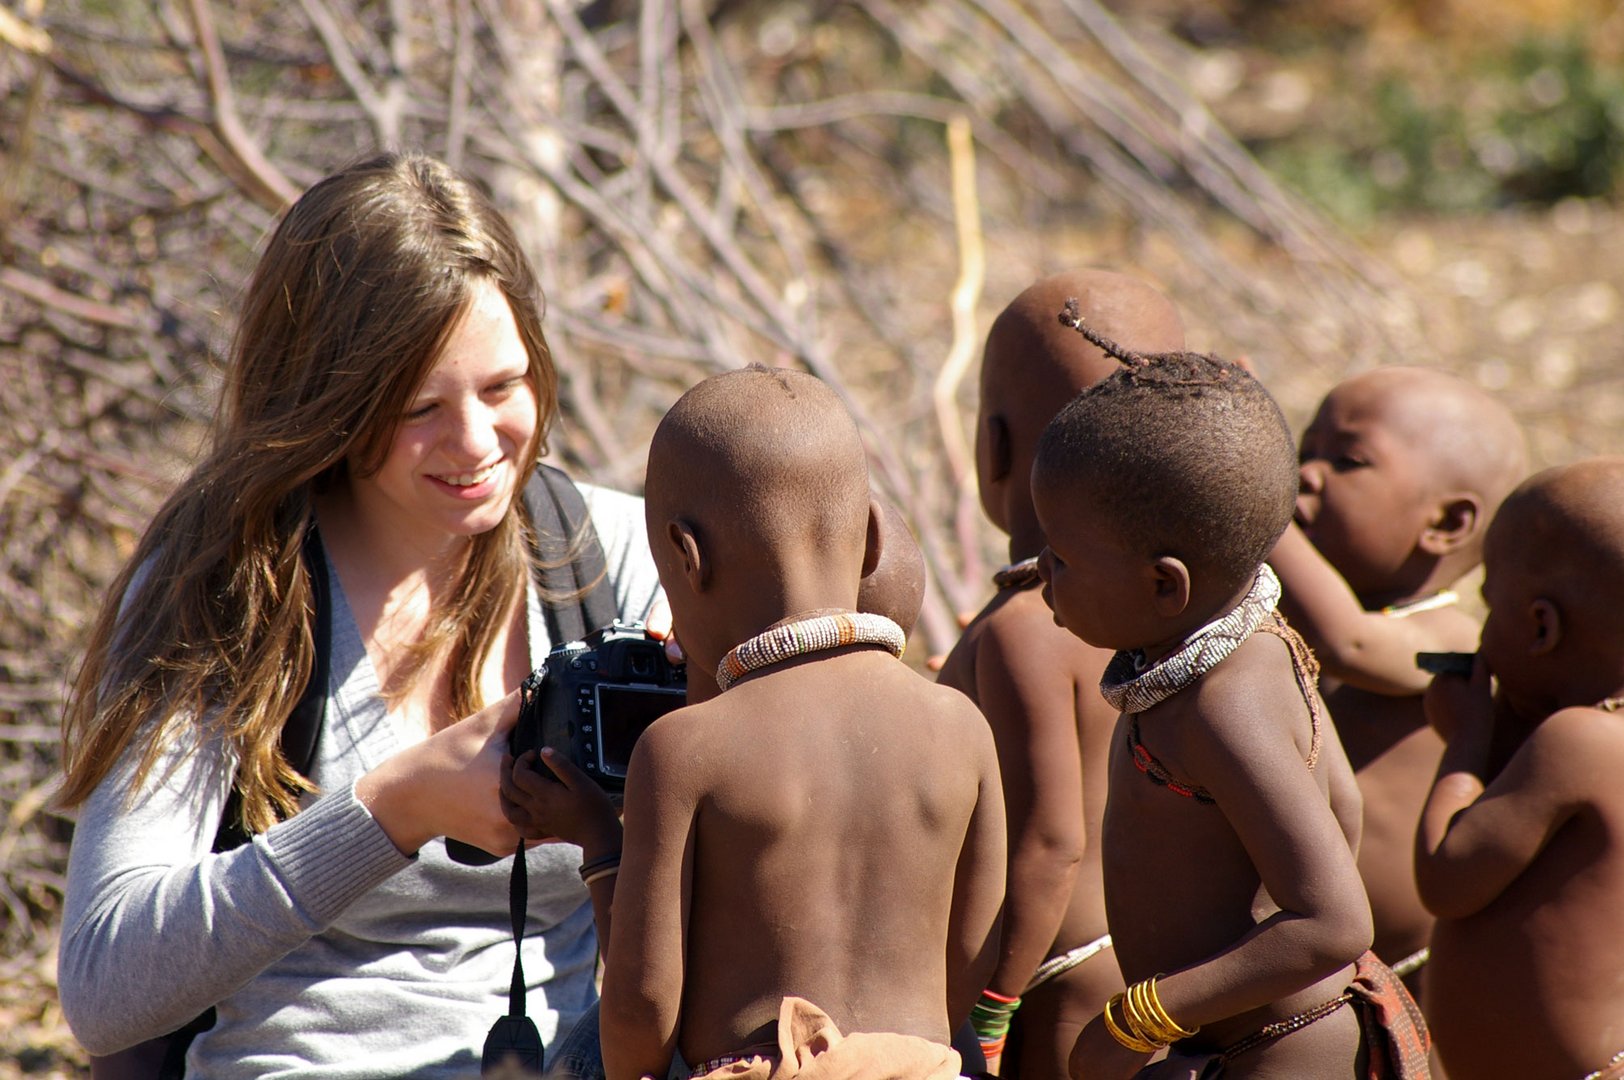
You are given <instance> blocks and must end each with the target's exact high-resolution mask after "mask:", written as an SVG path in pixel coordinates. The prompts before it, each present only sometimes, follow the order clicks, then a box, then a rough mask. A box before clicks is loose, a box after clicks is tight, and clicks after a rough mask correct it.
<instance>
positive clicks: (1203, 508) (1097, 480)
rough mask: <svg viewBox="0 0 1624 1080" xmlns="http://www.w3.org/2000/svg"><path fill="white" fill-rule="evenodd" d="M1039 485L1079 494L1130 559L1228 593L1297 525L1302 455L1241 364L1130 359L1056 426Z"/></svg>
mask: <svg viewBox="0 0 1624 1080" xmlns="http://www.w3.org/2000/svg"><path fill="white" fill-rule="evenodd" d="M1050 317H1051V318H1053V317H1054V314H1053V313H1051V316H1050ZM1095 336H1097V337H1098V336H1099V335H1095ZM1102 340H1103V339H1102ZM1034 479H1035V480H1037V481H1039V482H1042V483H1044V484H1046V485H1053V486H1054V487H1055V488H1057V489H1060V490H1065V489H1068V488H1069V489H1070V490H1075V491H1080V492H1083V493H1084V497H1085V498H1086V499H1087V503H1088V505H1089V507H1090V508H1091V510H1092V511H1093V512H1095V513H1096V514H1097V515H1098V519H1099V520H1100V521H1102V522H1104V523H1107V525H1108V527H1109V528H1110V529H1111V530H1112V531H1113V532H1114V533H1116V534H1117V536H1118V537H1119V538H1120V539H1121V540H1123V541H1124V542H1126V543H1127V544H1128V545H1129V546H1130V547H1131V548H1132V549H1134V550H1137V551H1139V552H1142V553H1143V554H1144V555H1146V556H1148V557H1150V558H1161V557H1163V556H1172V557H1175V558H1178V559H1180V560H1182V561H1183V562H1184V563H1185V564H1186V565H1187V566H1191V567H1199V568H1204V569H1207V570H1210V571H1212V572H1214V573H1215V574H1216V575H1217V577H1218V578H1219V579H1220V580H1221V581H1222V583H1223V584H1224V586H1225V588H1231V587H1234V586H1237V585H1239V584H1241V583H1242V582H1244V581H1245V580H1246V579H1247V578H1249V577H1250V576H1251V575H1252V574H1254V573H1255V572H1256V571H1257V568H1258V566H1259V565H1260V564H1261V563H1262V562H1263V561H1264V559H1265V558H1267V557H1268V554H1269V551H1270V549H1271V548H1273V547H1274V543H1275V541H1276V540H1278V539H1279V538H1280V534H1281V533H1282V532H1284V531H1285V528H1286V525H1287V524H1288V523H1289V522H1290V521H1291V515H1292V510H1293V507H1294V504H1295V500H1296V497H1297V451H1296V447H1295V446H1294V445H1293V443H1292V438H1291V431H1290V429H1289V428H1288V427H1287V426H1286V420H1285V417H1284V416H1282V415H1281V413H1280V407H1279V406H1278V405H1276V404H1275V401H1274V398H1272V397H1270V396H1269V392H1268V391H1267V390H1265V389H1264V388H1263V385H1262V384H1261V383H1259V382H1258V381H1257V380H1256V379H1254V378H1252V376H1251V375H1250V374H1248V373H1247V372H1246V371H1245V369H1243V368H1241V367H1240V366H1239V365H1236V364H1233V363H1230V362H1228V361H1224V360H1220V359H1218V358H1217V357H1214V356H1206V355H1203V354H1200V353H1188V352H1176V353H1163V354H1160V355H1152V356H1133V357H1131V358H1128V359H1126V361H1125V362H1124V363H1123V364H1122V365H1121V366H1120V367H1119V368H1118V370H1116V371H1114V372H1112V373H1111V374H1110V375H1109V376H1108V377H1106V378H1105V379H1104V380H1102V381H1100V382H1097V383H1095V384H1094V385H1093V386H1090V387H1089V388H1088V389H1086V390H1084V391H1083V392H1082V393H1080V394H1078V395H1077V397H1076V398H1074V399H1073V400H1072V401H1071V403H1070V404H1068V405H1067V406H1066V407H1065V408H1064V409H1062V410H1061V411H1060V414H1059V415H1058V416H1056V417H1055V419H1054V421H1053V422H1052V423H1051V424H1050V425H1049V427H1048V428H1047V430H1045V431H1044V433H1043V438H1042V441H1041V442H1040V443H1039V444H1038V456H1037V463H1036V468H1035V472H1034Z"/></svg>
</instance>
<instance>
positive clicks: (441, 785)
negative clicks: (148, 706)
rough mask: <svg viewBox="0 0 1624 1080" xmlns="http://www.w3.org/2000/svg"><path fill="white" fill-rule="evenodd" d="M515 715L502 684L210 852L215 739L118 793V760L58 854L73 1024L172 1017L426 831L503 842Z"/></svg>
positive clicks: (309, 924) (127, 771)
mask: <svg viewBox="0 0 1624 1080" xmlns="http://www.w3.org/2000/svg"><path fill="white" fill-rule="evenodd" d="M516 715H517V697H516V695H514V696H510V697H509V698H505V699H503V701H501V702H498V703H496V704H495V705H493V706H491V707H490V708H487V709H485V710H483V711H482V712H480V713H476V714H475V715H474V716H472V717H469V718H468V719H467V720H464V721H462V722H461V723H458V724H453V725H452V726H451V727H449V728H446V729H445V730H443V731H441V732H439V733H437V734H435V735H434V736H433V737H431V738H429V739H426V740H424V741H423V742H420V743H417V744H415V745H413V746H411V747H409V748H407V749H405V750H403V751H401V752H400V753H399V754H396V755H395V756H394V757H392V758H390V759H388V760H387V761H385V762H384V763H383V764H381V765H380V766H379V767H378V768H377V769H374V770H373V771H372V772H370V773H368V774H366V775H365V776H363V777H361V779H360V780H358V781H357V782H356V783H355V784H354V785H348V784H346V785H344V786H342V787H338V788H335V789H334V790H332V791H331V792H329V793H328V794H326V795H324V796H323V797H321V798H319V799H316V800H315V801H314V802H312V803H311V804H310V805H309V806H307V807H306V808H305V809H304V810H302V811H301V812H300V813H298V814H296V815H295V816H293V817H292V818H290V819H288V820H287V821H284V822H280V823H278V824H277V825H275V826H273V827H271V828H270V829H269V830H267V831H266V832H265V833H264V834H262V835H260V836H258V837H255V838H254V841H253V842H252V843H250V844H247V845H245V846H243V847H240V848H237V849H235V850H232V851H228V852H221V853H211V852H210V850H209V848H210V846H211V845H212V843H213V839H214V834H215V831H216V829H217V828H218V826H219V823H220V814H221V812H222V809H223V807H224V805H225V799H226V794H227V792H228V790H229V786H230V783H231V780H232V777H233V775H234V772H235V761H234V759H233V757H232V755H231V754H230V753H229V751H228V750H226V749H225V748H224V747H223V746H222V745H220V744H219V743H218V742H214V741H209V742H205V743H204V744H203V745H201V746H198V747H196V748H195V752H192V753H187V752H185V750H186V749H187V748H176V749H173V750H171V751H169V752H167V753H166V754H165V756H164V757H163V758H162V759H161V760H160V761H159V763H158V766H157V767H156V768H155V769H154V770H153V772H152V774H151V777H150V778H149V780H148V782H147V784H146V785H145V787H144V788H143V790H142V791H141V792H140V793H139V796H138V797H137V798H135V799H133V800H129V802H128V805H126V800H125V792H126V791H127V790H128V787H129V784H130V780H131V777H132V775H133V770H134V764H133V761H127V762H125V763H121V764H120V765H119V766H118V767H116V768H115V769H114V771H113V772H112V773H111V774H110V775H109V776H108V777H107V779H106V780H104V781H103V783H102V784H101V786H100V787H98V788H97V789H96V791H95V793H94V794H93V795H92V796H91V798H90V799H89V800H88V801H87V802H86V803H85V804H84V806H83V807H82V808H81V811H80V817H79V822H78V826H77V828H76V830H75V835H74V842H73V847H72V850H71V852H70V856H69V864H68V886H67V909H66V911H65V912H64V918H63V930H62V945H61V956H60V959H59V973H58V981H59V988H60V995H61V999H62V1007H63V1012H64V1014H65V1015H66V1016H67V1019H68V1022H69V1025H70V1027H72V1029H73V1032H74V1034H75V1036H76V1037H77V1038H78V1039H79V1041H80V1042H81V1043H82V1044H83V1045H84V1047H85V1049H86V1050H88V1051H90V1052H91V1053H92V1054H108V1053H113V1052H115V1051H117V1050H121V1049H124V1048H125V1047H128V1046H131V1045H134V1044H135V1043H137V1042H141V1041H142V1040H145V1039H150V1038H154V1037H157V1036H159V1035H164V1034H167V1033H168V1032H170V1031H173V1030H175V1029H176V1028H178V1027H180V1026H182V1025H183V1024H185V1023H187V1022H188V1021H190V1020H191V1019H192V1018H193V1017H195V1016H196V1015H197V1014H198V1013H200V1012H202V1011H203V1010H205V1009H207V1008H208V1007H210V1006H211V1005H214V1004H215V1003H216V1002H218V1001H220V1000H222V999H224V998H226V997H228V996H229V995H230V994H232V993H233V992H235V991H236V990H237V989H239V988H240V987H242V986H243V985H245V984H246V983H248V982H249V981H250V980H252V979H253V978H254V977H255V976H256V975H258V974H259V973H260V972H261V971H263V970H264V969H265V968H266V967H267V966H268V965H270V964H271V963H272V962H274V961H275V960H277V959H278V958H280V957H282V956H283V955H285V954H287V953H288V952H290V951H291V950H293V949H294V948H297V947H298V946H299V945H301V944H303V943H304V942H305V941H307V940H308V939H309V938H311V937H312V936H314V935H316V934H319V933H321V932H322V931H323V930H325V929H326V928H327V927H328V926H330V925H331V924H332V923H333V922H334V920H336V919H337V918H338V917H339V916H340V915H341V914H342V913H343V912H344V911H345V910H346V909H347V908H348V907H349V906H350V904H352V903H353V902H354V901H355V900H356V899H358V898H359V897H361V896H363V895H365V894H366V893H367V892H369V891H371V890H372V889H373V888H375V887H376V886H377V885H378V884H379V883H381V882H382V881H384V880H385V879H387V878H389V877H390V876H391V875H393V874H395V873H397V872H398V871H399V870H401V869H402V868H404V867H405V866H407V865H408V864H409V863H410V860H411V854H412V853H413V852H415V851H416V850H417V848H418V847H419V846H421V845H422V844H423V843H426V842H427V841H428V840H429V839H430V838H432V837H435V836H440V835H446V834H450V835H455V836H457V837H458V838H459V839H464V840H468V841H469V842H471V843H475V844H478V845H480V846H482V847H486V848H487V849H489V850H504V849H510V848H512V847H513V846H514V844H515V843H516V842H517V834H516V833H515V832H514V831H513V829H512V826H511V825H509V824H508V822H507V819H506V818H505V817H504V816H503V815H502V813H501V807H500V805H499V803H498V800H497V798H496V788H497V784H498V778H499V769H500V763H501V754H502V751H503V749H504V748H505V746H506V742H507V730H508V728H510V727H511V726H512V723H513V719H514V717H515V716H516ZM482 791H488V792H489V797H488V798H480V797H474V795H475V793H478V792H482ZM369 804H370V805H369Z"/></svg>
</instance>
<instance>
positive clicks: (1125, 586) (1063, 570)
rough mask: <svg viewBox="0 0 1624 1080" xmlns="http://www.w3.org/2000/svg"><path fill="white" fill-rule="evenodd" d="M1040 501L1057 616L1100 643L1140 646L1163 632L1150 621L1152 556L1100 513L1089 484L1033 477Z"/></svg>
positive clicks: (1043, 566) (1043, 565)
mask: <svg viewBox="0 0 1624 1080" xmlns="http://www.w3.org/2000/svg"><path fill="white" fill-rule="evenodd" d="M1032 503H1033V508H1034V509H1036V511H1037V516H1038V522H1039V523H1040V524H1041V525H1042V526H1043V532H1044V535H1045V537H1047V539H1048V542H1049V543H1048V546H1047V547H1045V548H1044V549H1043V553H1042V554H1041V555H1040V556H1039V557H1038V573H1039V575H1040V576H1041V577H1042V578H1043V602H1044V603H1046V604H1048V605H1049V610H1051V611H1053V612H1054V621H1055V624H1056V625H1058V626H1063V627H1065V628H1066V629H1067V630H1069V631H1070V632H1071V633H1072V634H1074V635H1075V636H1077V637H1079V638H1081V639H1082V640H1083V641H1085V642H1087V643H1088V644H1090V645H1093V646H1095V647H1096V648H1105V649H1135V648H1139V647H1141V646H1142V645H1144V644H1145V643H1147V642H1149V641H1154V640H1156V638H1157V636H1158V635H1157V634H1156V633H1155V632H1154V630H1153V629H1152V628H1150V627H1148V626H1145V625H1144V624H1145V622H1146V618H1145V615H1146V613H1148V612H1149V611H1150V603H1149V597H1148V596H1147V595H1145V590H1144V589H1143V587H1142V585H1143V582H1144V580H1145V578H1144V574H1143V570H1144V566H1145V559H1144V557H1143V556H1142V555H1140V554H1138V553H1136V552H1134V551H1131V550H1129V548H1128V547H1127V546H1126V545H1124V544H1123V543H1122V542H1121V540H1120V539H1119V538H1118V537H1117V536H1116V535H1115V534H1114V533H1113V532H1112V531H1111V530H1110V529H1108V528H1106V527H1104V526H1103V525H1102V524H1101V523H1100V522H1099V521H1098V520H1097V519H1096V517H1095V515H1094V514H1093V512H1092V504H1093V500H1092V499H1090V498H1089V497H1088V490H1087V485H1086V484H1084V483H1081V482H1077V481H1073V482H1070V483H1058V482H1055V481H1053V480H1050V479H1048V478H1046V477H1045V476H1043V474H1042V473H1041V472H1039V473H1038V474H1037V475H1035V476H1034V477H1033V481H1032Z"/></svg>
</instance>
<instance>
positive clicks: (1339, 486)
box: [1296, 381, 1432, 595]
mask: <svg viewBox="0 0 1624 1080" xmlns="http://www.w3.org/2000/svg"><path fill="white" fill-rule="evenodd" d="M1396 404H1397V403H1396V402H1394V401H1393V395H1392V393H1391V392H1389V391H1387V390H1385V389H1379V388H1376V387H1371V386H1368V385H1362V384H1360V383H1359V382H1358V381H1355V382H1352V383H1348V384H1344V385H1343V386H1339V387H1337V388H1336V389H1335V390H1333V391H1331V393H1330V394H1329V395H1327V397H1326V398H1325V401H1324V402H1323V403H1322V404H1321V405H1320V408H1319V413H1318V414H1317V415H1316V416H1315V417H1314V422H1313V423H1312V424H1310V425H1309V427H1308V430H1307V431H1305V432H1303V439H1302V446H1301V449H1300V451H1299V453H1298V461H1299V462H1300V464H1301V469H1300V477H1301V485H1302V486H1301V489H1300V491H1299V494H1298V496H1297V514H1296V517H1297V523H1298V524H1299V525H1301V526H1302V528H1303V532H1304V533H1306V534H1307V535H1308V538H1309V540H1311V541H1313V544H1314V546H1315V547H1316V548H1318V549H1319V551H1320V553H1321V554H1322V555H1324V556H1325V557H1326V559H1327V560H1329V561H1330V563H1331V565H1332V566H1334V567H1336V569H1337V571H1338V572H1339V573H1340V574H1341V575H1342V576H1343V577H1344V578H1345V579H1346V580H1347V582H1348V584H1349V586H1351V587H1352V589H1353V591H1354V592H1355V593H1358V594H1360V595H1365V594H1367V593H1380V592H1383V591H1385V590H1387V589H1389V588H1391V587H1392V582H1393V579H1394V578H1395V577H1397V576H1398V574H1399V571H1400V569H1401V568H1402V567H1403V565H1404V563H1405V562H1406V561H1407V560H1408V559H1409V558H1410V556H1411V554H1412V553H1413V552H1414V550H1415V546H1416V542H1417V541H1418V540H1419V539H1420V537H1421V534H1422V532H1423V530H1425V529H1426V527H1427V526H1428V524H1429V523H1430V521H1429V517H1430V514H1431V510H1432V507H1431V505H1430V503H1429V499H1428V496H1429V494H1430V491H1429V489H1428V487H1427V485H1426V484H1425V482H1424V471H1425V461H1424V460H1423V457H1422V454H1421V453H1420V451H1418V450H1417V448H1416V447H1415V446H1413V445H1412V441H1411V440H1409V439H1407V438H1405V437H1404V434H1403V430H1402V426H1401V424H1400V423H1398V418H1397V417H1396V416H1395V413H1396V407H1395V406H1396Z"/></svg>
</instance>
